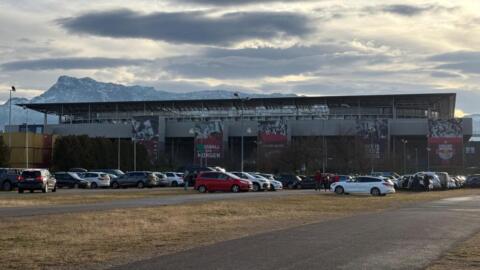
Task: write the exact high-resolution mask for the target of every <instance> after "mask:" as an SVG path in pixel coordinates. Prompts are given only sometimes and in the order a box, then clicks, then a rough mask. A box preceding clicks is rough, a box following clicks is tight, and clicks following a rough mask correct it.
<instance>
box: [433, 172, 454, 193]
mask: <svg viewBox="0 0 480 270" xmlns="http://www.w3.org/2000/svg"><path fill="white" fill-rule="evenodd" d="M435 174H436V175H437V176H438V178H439V179H440V184H441V185H442V189H448V188H452V184H451V181H450V175H449V174H448V173H447V172H435Z"/></svg>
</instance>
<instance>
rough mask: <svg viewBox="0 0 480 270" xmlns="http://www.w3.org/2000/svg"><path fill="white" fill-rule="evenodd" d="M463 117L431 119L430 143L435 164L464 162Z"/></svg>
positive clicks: (458, 163)
mask: <svg viewBox="0 0 480 270" xmlns="http://www.w3.org/2000/svg"><path fill="white" fill-rule="evenodd" d="M462 124H463V122H462V119H446V120H429V121H428V130H429V135H428V136H429V137H428V145H429V148H430V149H432V153H433V158H432V159H431V164H432V165H433V166H446V167H448V166H461V165H462V163H463V153H462V151H463V126H462Z"/></svg>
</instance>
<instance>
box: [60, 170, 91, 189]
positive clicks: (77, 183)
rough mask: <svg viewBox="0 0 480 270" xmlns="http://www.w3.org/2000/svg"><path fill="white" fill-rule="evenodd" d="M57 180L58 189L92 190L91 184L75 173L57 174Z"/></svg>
mask: <svg viewBox="0 0 480 270" xmlns="http://www.w3.org/2000/svg"><path fill="white" fill-rule="evenodd" d="M55 179H57V187H59V188H62V187H68V188H90V182H88V181H87V180H83V179H82V178H80V176H78V174H76V173H73V172H56V173H55Z"/></svg>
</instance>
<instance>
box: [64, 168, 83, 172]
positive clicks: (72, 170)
mask: <svg viewBox="0 0 480 270" xmlns="http://www.w3.org/2000/svg"><path fill="white" fill-rule="evenodd" d="M68 171H69V172H78V173H86V172H88V170H87V169H84V168H71V169H70V170H68Z"/></svg>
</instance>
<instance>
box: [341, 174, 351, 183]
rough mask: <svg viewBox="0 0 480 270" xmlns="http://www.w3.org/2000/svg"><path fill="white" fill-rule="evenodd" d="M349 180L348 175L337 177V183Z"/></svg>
mask: <svg viewBox="0 0 480 270" xmlns="http://www.w3.org/2000/svg"><path fill="white" fill-rule="evenodd" d="M351 179H352V177H351V176H350V175H338V182H346V181H348V180H351Z"/></svg>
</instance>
